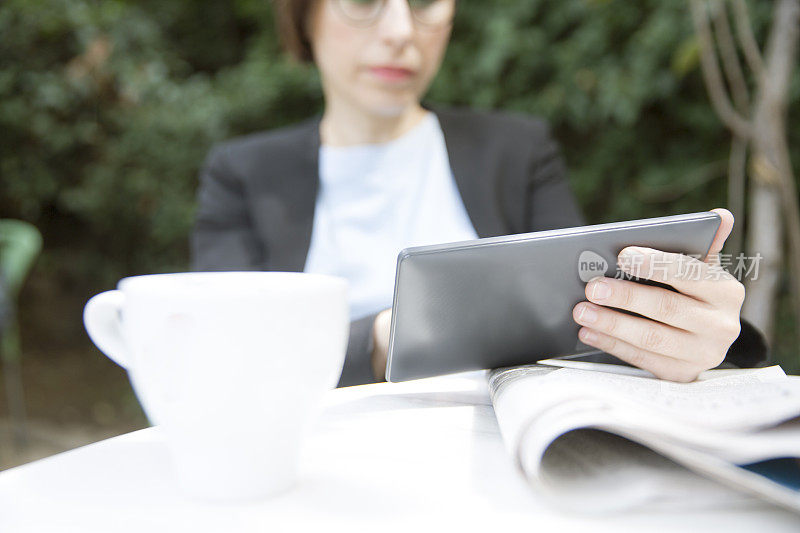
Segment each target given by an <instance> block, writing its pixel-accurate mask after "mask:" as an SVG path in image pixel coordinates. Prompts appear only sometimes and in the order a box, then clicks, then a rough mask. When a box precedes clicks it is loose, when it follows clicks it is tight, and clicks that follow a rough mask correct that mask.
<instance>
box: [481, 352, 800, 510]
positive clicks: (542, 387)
mask: <svg viewBox="0 0 800 533" xmlns="http://www.w3.org/2000/svg"><path fill="white" fill-rule="evenodd" d="M489 385H490V393H491V397H492V402H493V404H494V406H495V412H496V414H497V419H498V423H499V425H500V429H501V432H502V434H503V438H504V441H505V444H506V446H507V448H508V449H509V452H510V453H511V454H512V456H514V457H515V459H516V460H517V462H518V464H519V466H520V468H521V469H522V470H523V472H524V473H525V475H526V476H527V477H528V479H529V481H530V482H531V483H532V484H533V485H534V486H536V487H537V488H539V489H542V491H544V492H549V493H551V494H554V495H555V494H558V493H562V494H563V496H564V497H568V498H570V499H571V500H573V501H581V507H582V508H584V509H587V508H589V507H592V506H594V507H596V508H597V510H601V509H613V508H619V507H628V506H637V505H643V504H649V505H656V506H672V505H673V504H676V503H680V504H681V505H682V506H683V507H685V504H686V503H687V502H691V503H693V504H695V505H701V506H705V507H707V506H709V505H713V504H714V502H715V501H719V503H722V502H725V503H726V504H728V505H730V502H731V501H732V498H733V496H732V495H731V493H730V490H726V489H723V488H722V487H721V486H720V485H719V484H716V483H711V482H708V481H707V480H706V479H703V478H702V477H700V476H697V475H695V474H691V473H690V472H688V471H687V470H686V469H685V468H683V467H681V466H678V465H677V464H676V463H675V462H674V461H672V460H669V459H666V458H665V457H664V456H668V457H673V459H674V458H675V457H674V456H675V450H676V449H684V448H686V447H687V446H688V447H689V449H691V450H692V453H693V454H695V455H693V456H692V458H693V459H694V466H695V468H694V469H695V470H698V471H701V472H702V473H703V474H704V475H710V476H711V477H715V478H717V479H719V476H718V475H714V472H709V471H708V470H703V469H701V468H696V466H697V463H698V461H700V459H698V457H707V458H709V459H713V460H720V461H723V463H724V464H728V465H732V463H736V462H742V463H746V462H752V461H758V460H761V459H764V458H769V457H780V456H782V455H783V456H797V455H798V450H800V432H798V430H797V426H796V425H795V426H792V425H791V423H789V426H790V428H789V429H788V430H787V429H786V428H781V427H780V426H779V424H781V423H782V422H786V421H787V420H789V421H791V420H792V419H794V418H796V417H797V415H798V414H800V380H790V379H788V378H787V377H786V375H785V374H784V372H783V371H782V370H781V369H780V367H769V368H764V369H752V370H712V371H709V372H705V373H703V374H702V375H701V376H700V378H699V379H698V380H697V381H695V382H693V383H688V384H683V383H673V382H666V381H661V380H657V379H655V378H652V377H650V378H648V377H643V376H635V375H633V376H632V375H617V374H610V373H599V372H594V371H585V370H579V369H572V368H552V367H543V366H539V365H532V366H527V367H518V368H512V369H501V370H497V371H494V372H493V373H492V374H491V375H490V382H489ZM792 427H794V429H792ZM589 428H595V429H589ZM765 428H768V429H765ZM598 429H603V430H605V431H598ZM659 445H660V446H659ZM654 449H655V450H657V452H658V453H656V452H654V451H653V450H654ZM670 452H672V453H670ZM686 459H687V458H686V457H681V458H680V461H679V462H682V463H684V464H685V462H686ZM700 462H702V461H700ZM654 473H657V475H654ZM729 477H730V476H729ZM734 485H736V486H737V487H738V488H741V483H738V484H736V483H734ZM578 494H581V495H582V496H581V497H579V498H576V496H577V495H578ZM689 495H691V496H689ZM739 497H740V498H741V497H742V496H739ZM734 499H735V498H734ZM590 502H592V503H590Z"/></svg>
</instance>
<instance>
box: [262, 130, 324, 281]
mask: <svg viewBox="0 0 800 533" xmlns="http://www.w3.org/2000/svg"><path fill="white" fill-rule="evenodd" d="M319 120H320V117H314V118H312V119H309V120H308V121H306V122H304V123H302V124H300V125H299V126H298V128H297V129H296V130H295V131H293V132H292V133H291V134H290V135H287V137H286V138H285V139H282V142H281V144H280V145H279V146H277V147H275V148H273V150H271V151H270V154H268V156H269V157H268V158H267V159H266V160H264V161H263V168H264V169H267V171H268V172H269V174H270V175H271V177H270V179H264V180H259V181H258V185H257V187H259V188H260V189H261V190H259V191H257V192H256V194H255V195H254V196H255V198H256V200H255V201H256V202H257V205H255V206H254V208H253V212H254V213H256V215H255V216H257V217H263V218H262V220H261V223H260V224H258V227H259V228H260V231H261V232H262V233H263V238H264V240H265V242H266V243H268V244H267V249H268V252H267V253H268V256H267V258H266V262H267V265H266V266H267V268H268V269H269V270H274V271H283V272H302V271H303V269H304V268H305V263H306V256H307V255H308V249H309V246H310V245H311V232H312V230H313V228H314V208H315V206H316V199H317V191H318V190H319V144H320V139H319ZM264 155H265V156H266V155H267V154H264Z"/></svg>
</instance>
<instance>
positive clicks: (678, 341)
mask: <svg viewBox="0 0 800 533" xmlns="http://www.w3.org/2000/svg"><path fill="white" fill-rule="evenodd" d="M573 317H574V319H575V321H576V322H577V323H578V324H580V325H582V326H587V327H589V328H591V329H592V330H593V331H595V332H599V333H604V334H605V335H608V336H609V337H613V338H615V339H617V340H620V341H623V342H625V343H627V344H630V345H633V346H636V347H638V348H640V349H642V350H645V351H647V352H652V353H658V354H661V355H666V356H669V357H671V358H674V359H681V360H682V359H688V358H691V357H692V355H693V353H694V352H695V351H697V345H696V339H695V337H694V335H693V334H692V333H689V332H687V331H684V330H682V329H677V328H674V327H672V326H668V325H666V324H661V323H658V322H654V321H652V320H649V319H647V318H641V317H637V316H631V315H627V314H625V313H621V312H619V311H616V310H613V309H608V308H604V307H601V306H598V305H594V304H592V303H588V302H582V303H580V304H578V305H577V306H575V308H574V309H573ZM598 348H601V347H599V346H598ZM601 349H603V348H601Z"/></svg>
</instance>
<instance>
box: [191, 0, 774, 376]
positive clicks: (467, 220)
mask: <svg viewBox="0 0 800 533" xmlns="http://www.w3.org/2000/svg"><path fill="white" fill-rule="evenodd" d="M276 8H277V13H278V21H279V29H280V31H281V34H282V36H283V39H284V43H285V44H286V46H287V48H288V50H289V51H290V52H291V53H293V54H294V55H295V56H296V57H297V58H299V59H301V60H303V61H313V62H314V63H315V64H316V66H317V68H318V69H319V71H320V76H321V80H322V88H323V93H324V98H325V110H324V113H323V114H322V117H321V118H319V117H315V118H313V119H310V120H308V121H306V122H303V123H301V124H299V125H296V126H293V127H289V128H285V129H281V130H277V131H272V132H267V133H260V134H256V135H251V136H247V137H244V138H241V139H236V140H233V141H230V142H228V143H225V144H223V145H221V146H218V147H216V148H215V149H214V150H212V152H211V154H210V155H209V157H208V159H207V162H206V165H205V167H204V170H203V172H202V175H201V187H200V191H199V210H198V214H197V220H196V226H195V231H194V235H193V241H192V250H193V264H194V267H195V268H196V269H199V270H241V269H254V270H282V271H306V272H317V273H327V274H334V275H339V276H343V277H345V278H347V279H348V280H349V281H350V284H351V308H352V317H351V318H352V323H351V330H350V343H349V346H348V350H347V357H346V361H345V368H344V371H343V373H342V378H341V381H340V385H351V384H357V383H366V382H370V381H373V380H375V379H380V376H382V375H383V373H384V369H385V364H386V350H387V345H388V337H389V332H388V331H389V330H388V325H389V320H390V308H391V304H392V289H393V279H394V269H395V261H396V257H397V252H398V251H399V250H400V249H402V248H404V247H406V246H412V245H422V244H430V243H436V242H452V241H458V240H465V239H471V238H475V237H489V236H496V235H503V234H510V233H521V232H528V231H537V230H544V229H552V228H559V227H569V226H578V225H583V224H584V221H583V218H582V217H581V215H580V212H579V210H578V208H577V206H576V203H575V201H574V199H573V197H572V194H571V192H570V190H569V188H568V185H567V183H566V181H565V179H564V174H565V169H564V165H563V163H562V161H561V159H560V156H559V154H558V149H557V146H556V144H555V142H554V141H553V139H552V138H551V137H550V135H549V133H548V130H547V128H546V126H545V125H544V124H543V123H542V122H541V121H538V120H533V119H530V118H525V117H520V116H512V115H507V114H501V113H478V112H473V111H466V110H461V111H456V110H435V111H432V110H430V109H426V108H425V107H423V106H422V105H421V104H420V100H421V98H422V96H423V95H424V94H425V92H426V90H427V88H428V86H429V85H430V83H431V80H432V79H433V77H434V76H435V74H436V72H437V70H438V68H439V65H440V63H441V60H442V57H443V55H444V52H445V49H446V47H447V43H448V40H449V38H450V30H451V25H452V20H453V16H454V14H455V9H456V0H284V1H280V2H277V3H276ZM718 212H719V213H720V215H721V216H722V224H721V227H720V229H719V231H718V233H717V235H716V238H715V239H714V242H713V244H712V246H711V254H710V255H709V257H713V255H715V254H716V253H718V252H719V251H720V250H721V248H722V245H723V243H724V242H725V239H726V238H727V236H728V234H729V233H730V230H731V228H732V226H733V217H732V216H731V214H730V213H729V212H727V211H725V210H718ZM627 252H631V253H635V252H639V253H643V254H644V258H645V260H644V263H643V266H644V267H646V266H647V265H648V264H652V262H653V261H656V260H658V261H660V263H659V264H660V265H664V264H668V265H669V267H670V268H669V269H668V271H669V273H674V272H675V271H676V270H677V269H678V267H679V262H680V260H681V259H683V260H684V261H685V260H690V261H697V260H692V259H689V258H687V257H685V256H678V255H677V254H665V253H662V252H659V251H657V250H649V249H645V250H636V249H630V248H626V249H625V250H623V253H627ZM706 261H707V262H706V263H703V264H702V265H699V266H700V267H701V268H702V272H703V273H705V272H707V271H716V270H719V266H718V264H716V262H715V261H714V260H712V259H707V260H706ZM684 264H685V263H684ZM643 271H644V270H643ZM723 272H724V271H723ZM703 277H705V276H703ZM654 279H656V278H654ZM661 281H665V282H667V283H670V284H672V285H673V286H674V287H675V288H676V289H678V291H679V292H678V293H675V292H672V291H668V290H666V289H663V288H659V287H651V286H644V285H641V284H635V283H632V282H630V281H625V280H622V279H610V278H604V279H599V280H593V281H591V282H590V283H588V284H587V287H586V297H587V300H588V301H586V302H581V303H579V304H578V305H577V306H576V307H575V309H574V318H575V321H576V322H577V323H578V324H580V325H581V326H583V327H582V328H581V329H580V338H581V340H582V341H583V342H585V343H586V344H589V345H592V346H595V347H597V348H600V349H602V350H604V351H607V352H609V353H612V354H614V355H616V356H618V357H620V358H621V359H623V360H625V361H628V362H630V363H632V364H635V365H637V366H640V367H642V368H644V369H647V370H649V371H651V372H653V373H654V374H655V375H657V376H659V377H662V378H665V379H672V380H678V381H690V380H693V379H694V378H695V377H696V376H697V374H698V373H699V372H701V371H703V370H706V369H708V368H711V367H714V366H716V365H718V364H719V363H721V362H722V361H723V359H725V358H726V354H727V360H728V361H729V362H733V363H737V364H740V365H752V364H754V363H756V362H759V361H760V360H762V359H763V358H764V356H765V346H764V343H763V340H762V339H761V337H760V335H759V334H758V333H757V331H756V330H754V329H753V328H752V327H751V326H749V325H747V324H746V323H742V325H741V326H744V327H742V330H743V331H742V334H741V335H740V327H741V326H740V320H739V310H740V307H741V304H742V301H743V299H744V288H743V286H742V284H741V283H739V282H738V281H737V280H736V279H734V278H733V277H731V276H730V275H727V273H724V274H723V279H722V280H704V281H685V280H679V279H672V277H670V279H662V280H661ZM614 308H617V309H626V310H630V311H634V312H637V313H639V314H640V315H643V317H646V318H643V317H635V316H631V315H629V314H625V313H621V312H620V311H617V310H615V309H614ZM737 337H738V340H737ZM734 340H737V342H736V343H735V344H734V345H733V347H731V345H732V343H733V342H734ZM729 348H730V350H729Z"/></svg>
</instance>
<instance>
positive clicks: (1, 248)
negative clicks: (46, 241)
mask: <svg viewBox="0 0 800 533" xmlns="http://www.w3.org/2000/svg"><path fill="white" fill-rule="evenodd" d="M41 249H42V236H41V234H40V233H39V230H37V229H36V227H34V226H32V225H31V224H28V223H27V222H22V221H20V220H0V278H2V279H0V283H2V288H3V290H4V291H5V293H6V294H5V296H6V299H7V300H8V304H9V306H10V308H11V313H10V314H9V316H8V323H7V324H3V325H2V330H0V357H2V359H3V374H4V376H5V384H6V395H7V398H8V407H9V412H10V414H11V422H12V427H13V432H14V442H15V443H16V444H17V445H18V446H23V445H25V444H26V442H27V431H26V427H25V397H24V395H23V388H22V368H21V359H22V347H21V343H20V333H19V323H18V322H17V319H16V313H15V310H16V308H17V300H18V297H19V292H20V290H21V289H22V285H23V283H24V282H25V278H26V277H27V275H28V271H29V270H30V268H31V266H32V265H33V262H34V260H35V259H36V256H37V255H39V252H40V251H41Z"/></svg>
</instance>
